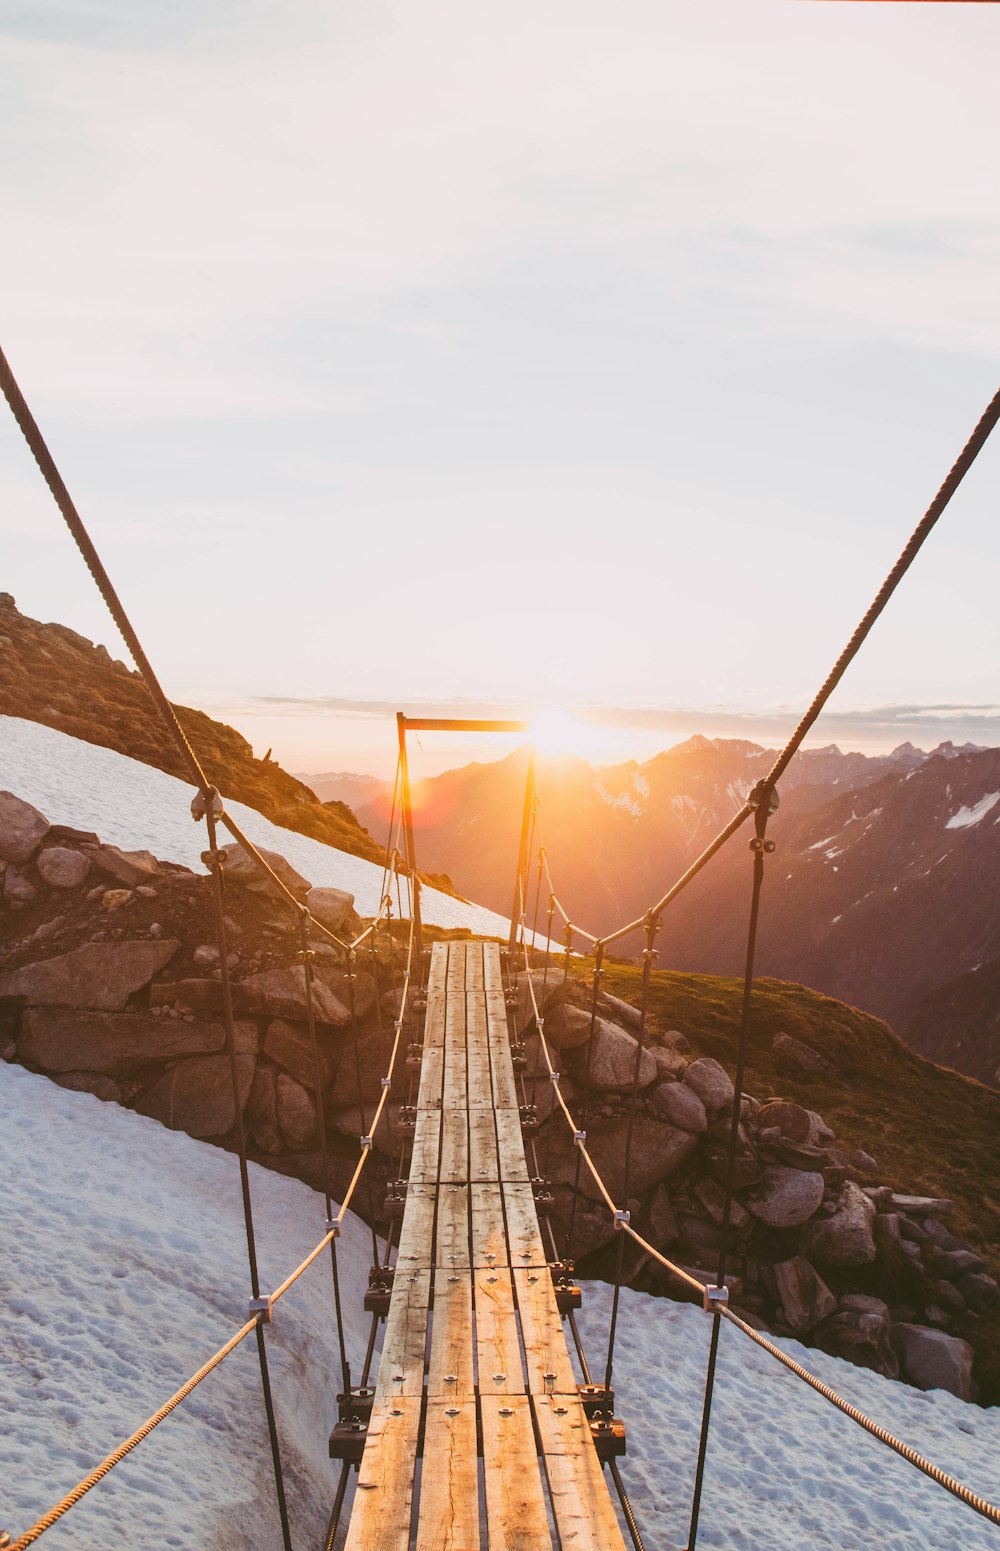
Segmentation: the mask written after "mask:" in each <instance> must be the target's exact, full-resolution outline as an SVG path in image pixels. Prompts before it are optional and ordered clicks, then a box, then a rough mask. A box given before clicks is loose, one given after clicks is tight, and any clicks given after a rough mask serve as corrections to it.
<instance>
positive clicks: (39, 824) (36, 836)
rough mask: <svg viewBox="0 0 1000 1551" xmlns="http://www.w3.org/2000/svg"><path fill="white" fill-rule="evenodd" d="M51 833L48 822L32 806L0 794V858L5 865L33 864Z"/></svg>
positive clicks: (11, 795)
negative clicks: (37, 852) (32, 859)
mask: <svg viewBox="0 0 1000 1551" xmlns="http://www.w3.org/2000/svg"><path fill="white" fill-rule="evenodd" d="M48 832H49V821H48V819H47V818H46V817H45V815H44V814H43V813H39V811H38V809H37V808H33V807H32V806H31V803H30V802H23V801H22V800H21V798H20V797H15V796H14V793H13V792H0V857H2V858H3V860H4V861H5V862H16V863H18V864H20V863H21V862H28V861H30V860H31V858H32V857H33V856H34V854H35V852H36V851H37V850H38V847H39V846H40V845H41V843H42V841H43V840H44V839H45V836H46V835H47V834H48Z"/></svg>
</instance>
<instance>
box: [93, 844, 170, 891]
mask: <svg viewBox="0 0 1000 1551" xmlns="http://www.w3.org/2000/svg"><path fill="white" fill-rule="evenodd" d="M90 860H91V861H92V863H93V864H94V866H95V867H96V868H97V870H98V872H103V873H105V874H106V876H107V877H109V878H116V879H117V881H118V882H119V883H123V884H124V885H125V887H126V888H128V889H134V888H135V887H136V885H137V884H139V883H149V880H150V878H152V877H155V876H156V875H157V874H158V873H159V871H160V864H159V862H158V861H157V860H156V857H155V856H154V855H153V853H152V851H122V850H121V849H120V848H119V847H118V846H111V845H102V846H98V848H97V850H96V851H92V852H91V853H90Z"/></svg>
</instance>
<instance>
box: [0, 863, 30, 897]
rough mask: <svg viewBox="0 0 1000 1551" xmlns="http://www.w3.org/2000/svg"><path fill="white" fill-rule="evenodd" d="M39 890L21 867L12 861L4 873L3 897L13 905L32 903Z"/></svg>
mask: <svg viewBox="0 0 1000 1551" xmlns="http://www.w3.org/2000/svg"><path fill="white" fill-rule="evenodd" d="M37 893H38V890H37V889H36V888H35V885H34V884H33V883H32V882H31V881H30V879H28V878H26V877H25V876H24V873H23V872H22V871H21V869H20V868H19V867H15V866H14V865H13V863H11V864H10V865H9V866H8V867H7V868H6V870H5V872H4V875H3V897H4V899H6V900H9V901H10V903H11V904H12V905H30V904H31V901H32V900H33V899H34V898H35V896H36V894H37Z"/></svg>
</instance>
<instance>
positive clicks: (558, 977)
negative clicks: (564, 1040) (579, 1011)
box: [515, 964, 572, 1034]
mask: <svg viewBox="0 0 1000 1551" xmlns="http://www.w3.org/2000/svg"><path fill="white" fill-rule="evenodd" d="M529 981H530V983H531V986H532V988H533V989H534V993H535V1001H537V1003H538V1010H539V1012H540V1013H541V1015H542V1017H543V1018H545V1017H547V1016H548V1014H549V1012H550V1011H551V1009H552V1008H553V1007H555V1006H556V1004H557V1003H558V1002H561V1001H562V1000H563V981H564V975H563V971H562V969H560V968H558V967H557V966H556V965H554V964H550V965H549V966H548V968H547V969H531V970H522V971H521V973H520V974H519V975H518V977H517V1010H516V1013H515V1024H516V1027H517V1032H518V1033H519V1034H523V1033H524V1031H525V1029H526V1028H527V1027H528V1025H529V1024H531V1023H533V1022H534V1020H535V1008H534V1003H533V1002H532V999H531V993H530V992H529V990H528V983H529ZM570 984H571V985H572V982H570Z"/></svg>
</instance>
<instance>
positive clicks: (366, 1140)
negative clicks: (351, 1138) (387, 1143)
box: [361, 1136, 373, 1152]
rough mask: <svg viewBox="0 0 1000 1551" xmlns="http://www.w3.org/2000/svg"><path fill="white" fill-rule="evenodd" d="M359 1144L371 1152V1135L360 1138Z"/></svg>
mask: <svg viewBox="0 0 1000 1551" xmlns="http://www.w3.org/2000/svg"><path fill="white" fill-rule="evenodd" d="M361 1145H362V1147H363V1148H364V1149H365V1151H366V1152H371V1149H372V1145H373V1144H372V1139H371V1137H370V1136H363V1137H362V1138H361Z"/></svg>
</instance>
